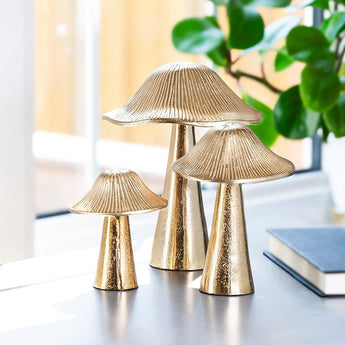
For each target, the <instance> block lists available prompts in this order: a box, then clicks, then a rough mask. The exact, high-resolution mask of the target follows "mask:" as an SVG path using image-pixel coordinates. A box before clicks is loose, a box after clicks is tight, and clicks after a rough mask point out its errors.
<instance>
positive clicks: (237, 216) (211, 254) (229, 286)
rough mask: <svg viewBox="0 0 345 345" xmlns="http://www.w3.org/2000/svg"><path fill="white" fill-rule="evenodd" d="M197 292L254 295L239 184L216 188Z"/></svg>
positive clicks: (222, 185) (220, 185)
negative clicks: (213, 209) (204, 260)
mask: <svg viewBox="0 0 345 345" xmlns="http://www.w3.org/2000/svg"><path fill="white" fill-rule="evenodd" d="M200 291H201V292H204V293H208V294H212V295H226V296H238V295H247V294H251V293H253V292H254V284H253V278H252V272H251V268H250V262H249V255H248V245H247V235H246V225H245V220H244V214H243V201H242V190H241V185H239V184H224V183H222V184H219V186H218V192H217V198H216V204H215V211H214V216H213V224H212V232H211V237H210V243H209V245H208V250H207V256H206V263H205V268H204V272H203V276H202V281H201V286H200Z"/></svg>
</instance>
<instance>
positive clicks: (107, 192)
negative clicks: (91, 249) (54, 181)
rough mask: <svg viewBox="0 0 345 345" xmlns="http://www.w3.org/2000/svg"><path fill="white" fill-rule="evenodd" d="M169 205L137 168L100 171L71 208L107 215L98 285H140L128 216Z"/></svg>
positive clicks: (112, 287) (111, 287) (113, 287)
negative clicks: (152, 188)
mask: <svg viewBox="0 0 345 345" xmlns="http://www.w3.org/2000/svg"><path fill="white" fill-rule="evenodd" d="M167 204H168V201H167V200H165V199H164V198H161V197H160V196H158V195H157V194H155V193H153V192H152V191H151V190H150V189H149V188H148V187H147V186H146V185H145V184H144V182H143V181H142V180H141V179H140V177H139V176H138V175H137V174H136V173H135V172H134V171H131V170H125V169H119V170H116V171H109V170H107V171H105V172H103V173H101V174H100V175H99V176H98V178H97V179H96V181H95V183H94V185H93V186H92V188H91V190H90V191H89V192H88V193H87V194H86V195H85V196H84V197H83V198H82V199H81V200H80V201H78V202H77V203H76V204H74V205H73V206H72V207H70V209H69V210H70V211H71V212H74V213H82V214H89V213H90V214H97V215H103V216H105V217H104V223H103V233H102V241H101V248H100V252H99V258H98V265H97V273H96V279H95V284H94V287H95V288H97V289H102V290H130V289H136V288H137V287H138V284H137V278H136V274H135V265H134V258H133V249H132V241H131V234H130V228H129V219H128V216H129V215H133V214H139V213H146V212H151V211H155V210H159V209H161V208H163V207H166V206H167Z"/></svg>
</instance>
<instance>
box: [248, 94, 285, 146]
mask: <svg viewBox="0 0 345 345" xmlns="http://www.w3.org/2000/svg"><path fill="white" fill-rule="evenodd" d="M242 99H243V101H244V102H246V103H247V104H249V105H250V106H252V107H253V108H255V109H256V110H259V111H261V112H262V114H263V117H262V120H261V122H260V123H258V124H257V125H249V126H248V127H249V128H250V129H251V130H252V131H253V132H254V133H255V134H256V135H257V136H258V137H259V138H260V140H261V141H262V142H263V143H264V144H265V145H266V146H268V147H271V146H272V145H273V144H274V143H275V141H276V140H277V137H278V135H279V134H278V132H277V130H276V129H275V127H274V120H273V110H272V109H271V108H269V107H268V106H267V105H265V104H263V103H261V102H260V101H258V100H257V99H255V98H253V97H251V96H249V95H248V94H247V93H245V92H244V93H243V94H242Z"/></svg>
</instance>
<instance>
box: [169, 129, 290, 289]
mask: <svg viewBox="0 0 345 345" xmlns="http://www.w3.org/2000/svg"><path fill="white" fill-rule="evenodd" d="M172 169H173V170H174V171H175V172H177V173H179V174H181V175H182V176H185V177H186V178H191V179H196V180H203V181H210V182H218V183H219V185H218V192H217V197H216V203H215V210H214V215H213V224H212V231H211V237H210V243H209V246H208V250H207V256H206V263H205V268H204V272H203V276H202V281H201V287H200V290H201V291H202V292H205V293H208V294H214V295H246V294H250V293H253V292H254V284H253V278H252V273H251V268H250V261H249V254H248V245H247V235H246V225H245V218H244V214H243V201H242V190H241V184H243V183H255V182H265V181H270V180H275V179H279V178H282V177H286V176H289V175H292V174H293V173H294V165H293V164H292V163H291V162H290V161H288V160H286V159H284V158H282V157H280V156H278V155H276V154H275V153H273V152H272V151H271V150H270V149H268V148H267V147H266V146H265V145H264V144H263V143H262V142H261V141H260V140H259V138H258V137H257V136H256V135H255V134H254V133H253V132H252V131H251V130H250V129H249V128H247V127H245V126H241V125H227V126H224V127H221V128H214V129H211V130H210V131H208V132H207V133H206V134H205V135H204V136H203V137H202V138H201V139H200V141H199V142H198V143H197V144H196V145H195V146H194V148H193V149H192V150H191V151H190V152H189V153H187V154H186V155H185V156H184V157H183V158H180V159H179V160H177V161H176V162H175V163H174V164H173V166H172Z"/></svg>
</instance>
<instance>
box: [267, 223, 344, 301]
mask: <svg viewBox="0 0 345 345" xmlns="http://www.w3.org/2000/svg"><path fill="white" fill-rule="evenodd" d="M268 232H269V235H270V237H269V252H268V253H267V252H266V253H265V255H266V256H268V257H269V258H270V259H272V261H274V262H275V263H277V264H278V265H279V266H281V267H282V268H283V269H285V270H286V271H288V272H289V273H290V274H291V275H293V276H294V277H295V278H296V279H297V280H299V281H300V282H301V283H303V284H304V285H306V286H307V287H309V288H310V289H312V290H313V291H314V292H316V293H318V294H319V295H321V296H327V295H328V296H329V295H344V294H345V228H340V227H339V228H337V227H332V228H315V229H310V228H308V229H274V230H269V231H268Z"/></svg>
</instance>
